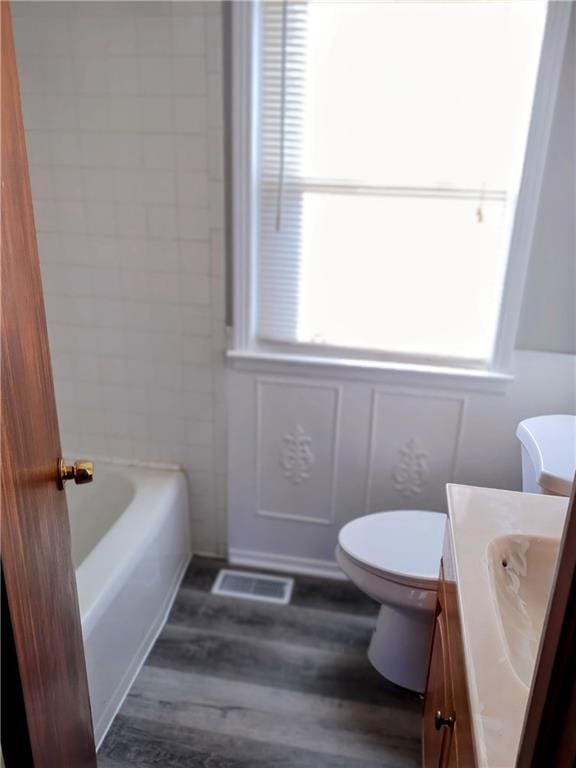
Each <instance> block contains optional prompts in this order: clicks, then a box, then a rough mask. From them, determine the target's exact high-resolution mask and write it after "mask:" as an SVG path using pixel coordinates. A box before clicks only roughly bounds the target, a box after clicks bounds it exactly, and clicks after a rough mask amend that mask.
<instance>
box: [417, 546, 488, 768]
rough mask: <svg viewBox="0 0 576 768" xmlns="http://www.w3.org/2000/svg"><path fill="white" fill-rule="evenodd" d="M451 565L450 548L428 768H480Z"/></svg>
mask: <svg viewBox="0 0 576 768" xmlns="http://www.w3.org/2000/svg"><path fill="white" fill-rule="evenodd" d="M448 546H449V543H448ZM447 554H448V556H447ZM446 560H447V561H448V562H450V559H449V553H447V552H446V547H445V552H444V557H443V559H442V563H441V566H440V575H439V584H438V603H437V609H436V618H435V625H434V635H433V640H432V650H431V654H430V667H429V670H428V680H427V684H426V693H425V700H424V718H423V722H422V765H423V768H475V766H476V760H475V757H474V746H473V741H472V731H471V722H470V708H469V704H468V690H467V685H466V673H465V667H464V648H463V645H462V634H461V628H460V617H459V614H458V600H457V591H456V590H457V584H456V580H455V579H454V580H451V579H450V576H447V575H446V571H448V572H449V570H450V568H449V567H448V568H446V569H445V561H446Z"/></svg>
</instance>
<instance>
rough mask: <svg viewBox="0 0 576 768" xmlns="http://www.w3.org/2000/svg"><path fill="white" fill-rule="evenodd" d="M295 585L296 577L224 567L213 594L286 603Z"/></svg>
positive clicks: (213, 588) (219, 574)
mask: <svg viewBox="0 0 576 768" xmlns="http://www.w3.org/2000/svg"><path fill="white" fill-rule="evenodd" d="M293 587H294V579H288V578H284V577H283V576H265V575H264V574H262V573H250V572H249V571H230V570H228V569H226V568H223V569H222V570H221V571H220V572H219V573H218V576H217V577H216V581H215V582H214V586H213V587H212V594H213V595H224V596H225V597H240V598H242V599H245V600H262V601H263V602H266V603H280V604H281V605H286V604H287V603H289V602H290V598H291V597H292V588H293Z"/></svg>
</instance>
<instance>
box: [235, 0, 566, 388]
mask: <svg viewBox="0 0 576 768" xmlns="http://www.w3.org/2000/svg"><path fill="white" fill-rule="evenodd" d="M259 6H260V3H259V2H254V1H253V0H250V2H243V3H233V4H232V18H231V21H232V56H231V67H232V243H233V247H232V257H233V258H232V261H233V269H232V273H233V279H232V288H233V329H232V338H231V349H230V350H229V352H228V358H229V360H230V362H231V364H232V366H233V367H235V368H238V369H242V370H260V371H261V370H263V368H264V369H266V367H268V369H270V367H273V368H275V369H278V368H279V367H280V368H281V369H282V370H284V371H286V372H289V371H290V370H292V372H293V373H297V372H299V373H303V372H304V373H305V372H306V370H307V369H310V370H313V371H314V372H315V373H316V374H318V373H320V372H323V375H324V374H328V373H329V374H330V375H338V376H340V375H344V376H345V377H349V376H357V377H359V378H366V377H367V378H368V379H370V380H378V381H383V380H384V381H398V383H401V382H402V383H403V382H404V381H405V380H408V382H415V383H420V384H438V385H445V384H446V383H449V382H451V383H455V382H456V383H457V384H458V386H460V387H462V388H465V389H470V388H471V389H478V388H481V389H491V390H494V389H495V390H499V389H504V388H506V386H507V384H508V383H509V382H510V381H511V380H513V375H512V358H513V353H514V348H515V341H516V335H517V330H518V325H519V321H520V311H521V308H522V298H523V293H524V285H525V281H526V274H527V271H528V263H529V260H530V254H531V250H532V242H533V236H534V231H535V223H536V217H537V213H538V206H539V201H540V192H541V188H542V182H543V178H544V171H545V166H546V158H547V154H548V145H549V140H550V135H551V129H552V122H553V117H554V107H555V104H556V96H557V92H558V86H559V82H560V75H561V71H562V65H563V60H564V51H565V47H566V40H567V35H568V28H569V22H570V12H571V4H570V3H555V2H548V3H547V13H546V21H545V28H544V35H543V42H542V51H541V57H540V62H539V65H538V72H537V76H536V85H535V93H534V102H533V106H532V112H531V116H530V120H529V124H528V126H527V135H526V141H525V155H524V163H523V167H522V170H521V177H520V183H519V188H518V194H517V198H516V205H515V208H514V210H513V211H512V212H511V214H510V236H509V253H508V262H507V266H506V275H505V277H504V282H503V286H502V294H501V301H500V310H499V316H498V323H497V329H496V337H495V343H494V349H493V354H492V358H491V360H490V361H489V362H488V364H487V365H486V366H483V367H481V368H478V367H474V366H473V364H469V365H468V366H462V365H452V366H451V365H450V363H449V362H444V363H443V362H442V361H433V360H432V358H430V360H429V362H426V363H423V364H422V363H417V362H416V363H414V362H401V361H398V359H394V360H391V359H387V358H386V355H385V354H384V353H383V354H382V355H378V356H376V355H374V354H371V353H370V354H369V353H365V354H364V357H362V351H361V350H359V351H358V353H359V354H358V356H356V354H347V353H346V352H342V356H340V354H339V352H338V350H336V349H334V348H332V347H327V348H326V350H323V348H322V347H319V349H318V351H317V352H315V351H314V352H313V353H311V352H310V351H307V350H306V349H305V348H304V347H302V345H299V344H294V345H287V344H278V345H271V344H270V343H262V342H260V341H259V340H258V338H257V335H256V301H257V285H256V277H257V275H256V263H257V261H256V244H257V232H258V199H257V180H258V177H259V174H258V137H257V135H256V131H255V130H253V126H254V125H256V124H257V120H258V113H259V103H258V89H257V88H255V87H253V83H254V82H256V79H255V78H256V73H258V71H259V50H258V44H257V41H258V38H259V33H260V26H261V15H260V14H261V11H260V7H259ZM503 308H505V310H504V309H503ZM368 354H369V357H368Z"/></svg>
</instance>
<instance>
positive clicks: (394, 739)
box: [98, 558, 421, 768]
mask: <svg viewBox="0 0 576 768" xmlns="http://www.w3.org/2000/svg"><path fill="white" fill-rule="evenodd" d="M224 565H225V563H223V562H222V561H218V560H211V559H207V558H194V560H193V562H192V563H191V565H190V568H189V569H188V571H187V573H186V576H185V577H184V580H183V582H182V586H181V588H180V591H179V593H178V595H177V598H176V601H175V603H174V607H173V609H172V611H171V614H170V616H169V619H168V622H167V624H166V626H165V627H164V629H163V631H162V632H161V634H160V636H159V638H158V640H157V641H156V644H155V645H154V647H153V649H152V651H151V652H150V655H149V657H148V659H147V661H146V664H145V665H144V667H143V669H142V671H141V672H140V674H139V675H138V678H137V679H136V681H135V683H134V685H133V686H132V689H131V691H130V693H129V694H128V697H127V699H126V701H125V703H124V705H123V706H122V709H121V710H120V712H119V714H118V716H117V717H116V719H115V721H114V723H113V724H112V727H111V729H110V731H109V733H108V735H107V737H106V739H105V741H104V744H103V745H102V748H101V749H100V752H99V755H98V766H99V768H152V767H153V768H416V767H417V766H420V735H419V732H420V718H421V701H420V698H419V697H418V696H415V695H413V694H410V693H408V692H406V691H404V690H402V689H400V688H397V687H396V686H394V685H392V684H390V683H387V682H386V681H385V680H383V679H382V678H381V677H380V676H379V675H378V674H377V673H376V672H375V671H374V670H373V669H372V667H371V665H370V663H369V661H368V660H367V657H366V649H367V647H368V643H369V641H370V636H371V633H372V630H373V628H374V625H375V619H376V615H377V606H376V605H375V604H374V603H373V602H372V601H371V600H369V599H367V598H365V597H364V596H363V595H362V594H361V593H359V592H358V591H357V590H356V588H355V587H354V586H353V585H351V584H349V583H346V582H335V581H325V580H323V579H314V578H307V577H306V578H304V577H297V578H296V583H295V587H294V594H293V597H292V601H291V603H290V605H287V606H284V605H273V604H269V603H260V602H256V601H250V600H239V599H236V598H227V597H217V596H214V595H211V594H210V589H211V587H212V583H213V581H214V579H215V577H216V574H217V573H218V570H219V568H221V567H223V566H224Z"/></svg>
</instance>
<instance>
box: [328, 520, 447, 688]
mask: <svg viewBox="0 0 576 768" xmlns="http://www.w3.org/2000/svg"><path fill="white" fill-rule="evenodd" d="M445 524H446V515H444V514H443V513H442V512H427V511H423V510H409V509H402V510H397V511H391V512H377V513H376V514H374V515H366V516H365V517H359V518H357V519H356V520H352V522H350V523H348V524H347V525H345V526H344V527H343V528H342V529H341V531H340V534H339V536H338V546H337V548H336V559H337V561H338V564H339V566H340V568H342V570H343V571H344V573H345V574H346V575H347V576H348V577H349V578H350V579H351V581H353V582H354V584H356V586H357V587H358V588H359V589H361V590H362V591H363V592H366V594H367V595H370V597H372V598H373V599H374V600H376V601H377V602H378V603H380V605H381V608H380V613H379V615H378V624H377V627H376V630H375V632H374V634H373V635H372V640H371V642H370V647H369V649H368V658H369V659H370V661H371V662H372V664H373V666H374V667H375V668H376V669H377V670H378V672H380V674H381V675H383V676H384V677H386V678H387V679H388V680H391V681H392V682H393V683H396V684H397V685H401V686H402V687H404V688H410V689H411V690H414V691H423V690H424V686H425V683H426V669H427V666H428V651H429V649H430V642H431V639H432V627H433V617H434V610H435V607H436V587H437V582H438V569H439V567H440V557H441V556H442V545H443V541H444V527H445Z"/></svg>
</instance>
